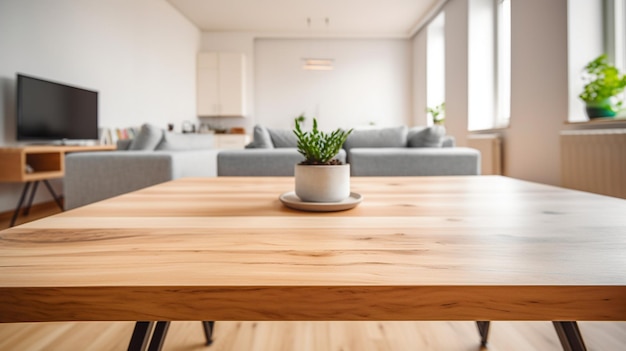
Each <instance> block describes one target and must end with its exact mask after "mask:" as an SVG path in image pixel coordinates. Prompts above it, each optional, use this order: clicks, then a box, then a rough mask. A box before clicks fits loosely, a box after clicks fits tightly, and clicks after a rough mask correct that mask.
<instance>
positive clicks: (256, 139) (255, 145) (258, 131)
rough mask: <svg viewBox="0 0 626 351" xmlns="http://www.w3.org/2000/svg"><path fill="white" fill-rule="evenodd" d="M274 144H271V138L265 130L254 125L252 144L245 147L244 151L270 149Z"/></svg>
mask: <svg viewBox="0 0 626 351" xmlns="http://www.w3.org/2000/svg"><path fill="white" fill-rule="evenodd" d="M272 148H274V144H273V143H272V137H271V136H270V132H269V130H267V128H265V127H263V126H260V125H256V126H254V131H253V135H252V142H250V143H249V144H248V145H246V149H272Z"/></svg>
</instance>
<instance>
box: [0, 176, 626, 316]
mask: <svg viewBox="0 0 626 351" xmlns="http://www.w3.org/2000/svg"><path fill="white" fill-rule="evenodd" d="M292 190H293V178H248V177H240V178H208V179H180V180H175V181H172V182H168V183H164V184H161V185H157V186H154V187H150V188H146V189H143V190H140V191H137V192H134V193H130V194H126V195H122V196H119V197H116V198H113V199H109V200H105V201H102V202H99V203H96V204H92V205H88V206H85V207H82V208H78V209H75V210H72V211H68V212H65V213H62V214H59V215H55V216H52V217H49V218H45V219H42V220H38V221H34V222H31V223H27V224H25V225H21V226H18V227H15V228H11V229H8V230H5V231H2V232H0V322H23V321H69V320H85V321H92V320H93V321H95V320H105V321H113V320H626V255H625V254H624V252H626V201H625V200H622V199H616V198H610V197H605V196H600V195H593V194H588V193H583V192H578V191H572V190H566V189H561V188H557V187H551V186H545V185H539V184H534V183H529V182H524V181H520V180H515V179H510V178H505V177H499V176H481V177H415V178H412V177H407V178H404V177H402V178H400V177H398V178H374V177H372V178H353V179H352V191H355V192H358V193H360V194H362V195H363V196H364V200H363V203H361V204H360V205H359V206H358V207H357V208H355V209H352V210H349V211H344V212H334V213H309V212H300V211H296V210H291V209H288V208H286V207H284V206H283V205H282V204H281V203H280V202H279V200H278V196H279V195H280V194H281V193H283V192H286V191H292Z"/></svg>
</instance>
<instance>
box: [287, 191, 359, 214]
mask: <svg viewBox="0 0 626 351" xmlns="http://www.w3.org/2000/svg"><path fill="white" fill-rule="evenodd" d="M278 198H279V199H280V202H282V203H283V204H284V205H285V206H287V207H289V208H292V209H294V210H302V211H311V212H333V211H345V210H349V209H351V208H354V207H356V206H357V205H358V204H360V203H361V201H362V200H363V196H362V195H361V194H358V193H350V196H348V198H346V199H345V200H342V201H339V202H305V201H302V200H300V198H299V197H298V196H296V193H295V192H294V191H288V192H286V193H283V194H281V195H280V196H279V197H278Z"/></svg>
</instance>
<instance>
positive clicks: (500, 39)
mask: <svg viewBox="0 0 626 351" xmlns="http://www.w3.org/2000/svg"><path fill="white" fill-rule="evenodd" d="M496 1H497V2H498V6H497V15H496V23H497V30H496V46H497V51H496V53H497V54H496V55H497V56H496V66H497V68H496V77H497V83H496V120H495V127H505V126H507V125H508V124H509V119H510V118H511V0H496Z"/></svg>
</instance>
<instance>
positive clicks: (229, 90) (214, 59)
mask: <svg viewBox="0 0 626 351" xmlns="http://www.w3.org/2000/svg"><path fill="white" fill-rule="evenodd" d="M196 86H197V93H198V96H197V98H196V99H197V113H198V116H201V117H211V116H215V117H243V116H245V114H246V99H245V56H244V55H243V54H238V53H225V52H204V53H200V54H198V67H197V85H196Z"/></svg>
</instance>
